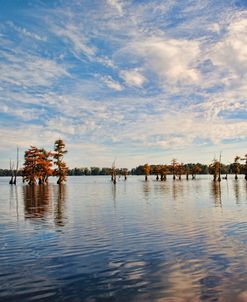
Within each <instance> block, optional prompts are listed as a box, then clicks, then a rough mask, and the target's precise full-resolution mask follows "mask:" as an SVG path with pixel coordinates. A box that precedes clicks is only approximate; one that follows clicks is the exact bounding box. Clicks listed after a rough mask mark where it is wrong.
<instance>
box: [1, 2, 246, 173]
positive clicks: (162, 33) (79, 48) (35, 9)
mask: <svg viewBox="0 0 247 302" xmlns="http://www.w3.org/2000/svg"><path fill="white" fill-rule="evenodd" d="M246 33H247V0H217V1H215V0H187V1H181V0H180V1H179V0H166V1H160V0H159V1H158V0H157V1H156V0H152V1H148V0H145V1H144V0H80V1H79V0H70V1H66V0H53V1H48V0H26V1H23V0H10V1H5V0H0V137H1V139H0V168H8V166H9V159H10V158H12V159H15V156H16V147H17V146H19V148H20V153H21V159H23V154H24V151H25V150H26V149H28V148H29V147H30V145H34V146H37V147H44V148H46V149H47V150H52V149H53V145H54V141H55V140H56V139H58V138H62V139H63V140H64V141H65V144H66V147H67V149H68V153H67V154H66V157H65V160H66V162H67V163H68V165H69V167H71V168H72V167H86V166H87V167H90V166H100V167H109V166H111V165H112V162H113V161H114V159H116V166H119V167H128V168H131V167H135V166H137V165H139V164H144V163H146V162H148V163H154V164H158V163H170V161H171V159H172V158H176V159H177V160H178V161H180V162H184V163H187V162H202V163H210V162H211V161H212V160H213V159H214V158H215V157H216V158H218V157H219V154H220V152H222V161H223V162H224V163H229V162H232V161H233V159H234V157H235V156H236V155H237V154H238V155H240V156H242V157H243V156H244V155H245V154H246V153H247V34H246Z"/></svg>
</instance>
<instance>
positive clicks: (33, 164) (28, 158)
mask: <svg viewBox="0 0 247 302" xmlns="http://www.w3.org/2000/svg"><path fill="white" fill-rule="evenodd" d="M66 152H67V150H65V144H64V142H63V141H62V140H61V139H60V140H57V141H56V142H55V147H54V152H50V151H46V150H45V149H43V148H41V149H40V148H37V147H35V146H31V147H30V148H29V149H28V150H26V151H25V155H24V159H25V162H24V168H23V174H22V175H23V181H24V182H27V183H28V184H29V185H35V184H36V183H37V182H38V183H39V184H45V183H47V182H48V178H49V177H50V176H57V177H58V182H57V183H59V184H60V183H62V182H63V181H65V180H66V176H67V173H68V167H67V165H66V163H65V162H64V161H63V155H64V154H65V153H66ZM53 165H55V169H53Z"/></svg>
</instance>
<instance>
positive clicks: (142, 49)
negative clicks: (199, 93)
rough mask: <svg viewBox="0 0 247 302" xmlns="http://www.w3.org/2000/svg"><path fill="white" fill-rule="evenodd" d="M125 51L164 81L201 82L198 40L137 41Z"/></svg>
mask: <svg viewBox="0 0 247 302" xmlns="http://www.w3.org/2000/svg"><path fill="white" fill-rule="evenodd" d="M121 52H122V53H123V54H124V55H126V53H127V54H128V55H129V57H130V58H131V57H132V58H133V57H134V58H136V59H141V60H142V61H143V66H142V67H144V68H145V69H146V70H147V71H152V72H154V73H155V74H156V75H157V76H158V77H159V78H160V80H161V81H162V82H173V83H176V82H180V81H183V82H185V81H186V82H189V83H194V82H198V81H199V78H200V74H199V72H198V70H197V69H196V65H197V64H198V59H199V55H200V45H199V42H197V41H189V40H178V39H168V38H167V39H165V38H163V39H161V38H159V37H152V38H147V39H143V40H139V41H133V42H131V43H129V45H127V47H126V48H124V49H123V50H122V51H121ZM130 60H131V59H130ZM134 60H135V59H134Z"/></svg>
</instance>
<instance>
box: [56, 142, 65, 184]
mask: <svg viewBox="0 0 247 302" xmlns="http://www.w3.org/2000/svg"><path fill="white" fill-rule="evenodd" d="M54 151H55V152H54V154H53V157H54V159H55V161H54V165H55V166H56V168H55V169H54V176H57V177H58V181H57V183H58V184H61V183H63V182H64V181H66V178H67V175H68V167H67V165H66V163H65V162H64V161H63V156H64V154H66V153H67V152H68V151H67V150H65V143H64V141H63V140H62V139H58V140H56V141H55V144H54Z"/></svg>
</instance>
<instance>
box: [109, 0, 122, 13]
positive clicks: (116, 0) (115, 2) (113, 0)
mask: <svg viewBox="0 0 247 302" xmlns="http://www.w3.org/2000/svg"><path fill="white" fill-rule="evenodd" d="M106 1H107V3H108V4H109V5H110V6H111V7H113V8H114V9H115V10H116V11H117V12H118V13H119V14H120V15H122V14H123V3H122V1H120V0H106Z"/></svg>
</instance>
